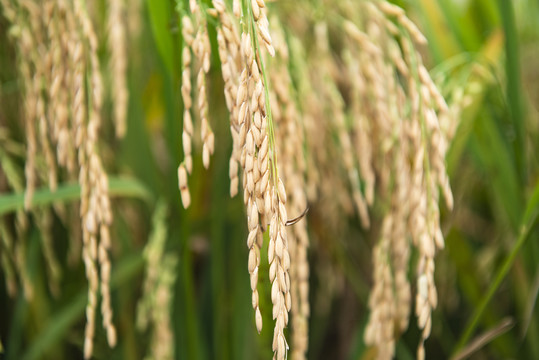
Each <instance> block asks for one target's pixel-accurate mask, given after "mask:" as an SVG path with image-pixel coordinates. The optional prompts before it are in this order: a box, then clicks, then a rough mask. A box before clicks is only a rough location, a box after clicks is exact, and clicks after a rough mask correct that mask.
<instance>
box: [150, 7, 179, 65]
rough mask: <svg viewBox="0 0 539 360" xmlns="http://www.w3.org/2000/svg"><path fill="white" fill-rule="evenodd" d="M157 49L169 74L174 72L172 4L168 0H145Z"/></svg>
mask: <svg viewBox="0 0 539 360" xmlns="http://www.w3.org/2000/svg"><path fill="white" fill-rule="evenodd" d="M146 6H147V7H148V13H149V16H150V25H151V27H152V33H153V36H154V39H155V43H156V45H157V50H158V51H159V54H160V55H161V59H162V60H163V63H164V64H165V67H166V68H167V71H168V72H169V74H170V75H173V74H174V41H173V39H172V36H171V30H170V24H171V20H172V6H171V4H170V2H169V1H152V0H148V1H146Z"/></svg>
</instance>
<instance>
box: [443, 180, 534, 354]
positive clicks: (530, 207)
mask: <svg viewBox="0 0 539 360" xmlns="http://www.w3.org/2000/svg"><path fill="white" fill-rule="evenodd" d="M538 213H539V182H538V183H537V184H536V185H535V189H534V192H533V195H532V197H531V198H530V200H529V201H528V204H527V205H526V210H525V212H524V216H523V217H522V224H521V227H520V233H519V236H518V239H517V241H516V242H515V244H514V246H513V249H512V250H511V253H509V255H508V256H507V258H506V259H505V261H504V263H503V264H502V266H501V267H500V269H499V270H498V272H497V274H496V277H495V280H494V282H493V283H492V284H491V285H490V287H489V289H488V291H487V292H486V294H485V296H484V297H483V299H482V300H481V303H480V304H479V306H478V307H477V308H476V310H475V313H474V315H473V316H472V318H471V320H470V321H469V323H468V325H467V326H466V329H465V330H464V332H463V333H462V336H461V338H460V339H459V341H458V343H457V346H456V347H455V352H454V354H453V356H456V354H457V353H458V352H459V351H460V350H462V349H463V347H464V346H465V345H466V344H467V343H468V341H469V340H470V337H471V336H472V334H473V333H474V331H475V329H476V328H477V325H478V324H479V320H480V319H481V317H482V316H483V313H484V312H485V310H486V308H487V305H488V304H489V302H490V300H492V298H493V296H494V294H495V293H496V290H498V288H499V287H500V285H501V283H502V281H503V280H504V279H505V277H506V276H507V274H508V273H509V270H511V267H512V266H513V263H514V262H515V259H516V257H517V255H518V253H519V251H520V249H521V248H522V246H523V245H524V243H525V241H526V239H527V238H528V234H529V233H530V230H531V228H532V226H533V225H534V223H535V221H536V220H537V215H538Z"/></svg>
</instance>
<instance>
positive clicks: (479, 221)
mask: <svg viewBox="0 0 539 360" xmlns="http://www.w3.org/2000/svg"><path fill="white" fill-rule="evenodd" d="M208 3H209V2H208ZM394 3H396V4H397V5H399V6H401V7H403V8H405V9H406V10H407V12H408V15H409V16H410V17H411V18H412V19H413V20H414V21H415V22H416V23H417V24H418V25H419V27H420V29H421V30H422V31H423V33H424V34H425V35H426V37H427V39H428V43H429V45H428V47H426V48H424V49H422V51H423V56H424V58H425V63H426V65H427V68H428V69H430V70H431V74H432V76H433V78H434V80H435V81H436V82H437V84H438V85H439V86H440V88H441V89H442V92H443V93H444V95H445V96H446V97H447V99H448V102H449V103H450V104H461V106H462V108H463V113H462V116H461V120H460V126H459V128H458V130H457V133H456V136H455V139H454V141H453V144H452V146H451V149H450V152H449V154H448V157H447V165H448V170H449V175H450V177H451V185H452V188H453V194H454V197H455V206H454V210H453V211H452V212H447V210H443V212H442V218H443V229H444V233H445V235H446V249H445V250H444V251H442V252H440V253H439V254H438V256H437V269H436V278H437V279H436V283H437V287H438V291H439V298H440V303H439V306H438V308H437V309H436V311H435V312H434V321H433V331H432V335H431V337H430V338H429V340H428V341H427V342H426V351H427V356H428V358H436V359H440V358H449V357H451V356H457V357H458V355H459V354H460V355H462V354H465V353H464V352H463V350H464V351H466V350H470V349H472V348H474V344H479V345H478V346H477V348H478V349H477V351H476V352H475V353H474V354H473V355H472V357H473V358H476V359H502V358H518V359H539V343H538V342H537V339H538V338H539V312H538V311H537V309H536V301H537V295H538V293H539V267H538V266H537V264H538V263H539V243H538V240H539V231H538V228H537V226H535V225H536V221H535V220H536V216H537V210H538V207H539V176H538V175H539V166H538V165H539V162H538V158H537V154H538V153H539V152H538V150H539V126H538V125H539V121H538V120H539V67H538V66H537V64H538V59H539V21H538V19H539V1H537V0H515V1H507V0H496V1H494V0H434V1H432V0H416V1H404V0H398V1H394ZM298 4H300V6H301V8H303V9H311V10H312V11H313V12H316V11H323V9H324V7H325V6H331V2H325V1H322V0H319V1H314V2H309V1H299V2H298ZM176 5H177V4H176V3H175V2H173V1H167V0H160V1H146V2H140V3H139V2H138V1H130V2H129V6H130V7H133V8H134V10H133V9H131V10H130V14H136V15H139V17H137V16H132V18H130V21H133V22H136V21H139V22H140V23H139V24H138V25H135V26H138V28H139V29H140V31H139V32H138V33H131V34H130V37H131V41H130V43H129V54H130V55H129V76H128V81H129V91H130V103H129V114H128V119H129V120H128V130H127V134H126V136H125V138H124V139H122V140H116V139H115V138H114V134H113V129H112V128H111V127H110V128H107V127H105V129H103V133H104V134H105V135H104V137H105V140H104V141H102V145H101V150H100V151H101V154H102V156H103V159H104V163H105V164H106V168H107V172H108V173H109V174H110V177H111V194H113V196H114V201H113V208H114V230H113V234H114V244H113V248H112V254H111V258H112V262H113V265H112V282H111V286H112V297H113V308H114V322H115V323H116V325H117V328H118V333H119V343H118V345H117V346H116V347H115V348H114V349H109V348H108V346H107V345H106V339H105V335H104V332H103V331H102V329H100V328H99V327H98V329H97V334H96V340H95V343H96V345H95V354H94V356H95V358H97V359H141V358H143V357H144V354H146V353H147V352H148V349H149V345H150V344H149V343H150V338H149V337H148V336H147V332H143V331H141V330H139V329H138V328H137V326H136V314H137V306H138V302H139V300H140V299H141V297H142V293H143V289H142V283H143V278H144V273H145V269H144V258H143V251H144V247H145V245H146V243H147V239H148V237H149V235H150V234H151V233H153V234H155V232H156V231H157V230H156V229H160V230H159V232H160V235H159V236H161V237H164V238H165V241H166V242H165V245H164V246H165V250H164V251H165V253H166V254H167V255H170V256H172V257H173V258H175V259H176V260H175V262H173V264H176V265H175V266H176V268H175V274H176V278H175V281H174V285H173V289H174V291H173V300H172V309H171V314H170V321H171V324H172V327H173V331H174V342H175V357H176V358H177V359H258V358H260V359H268V358H270V357H271V345H270V344H271V338H272V331H271V326H269V324H270V322H269V321H266V322H265V323H266V326H265V327H264V329H263V330H262V333H261V334H260V335H257V334H256V330H255V326H254V315H253V311H252V309H251V305H250V298H251V297H250V288H249V280H248V272H247V253H248V249H247V247H246V246H245V239H246V236H247V229H246V221H245V214H244V206H243V203H242V200H241V197H236V198H234V199H231V198H230V197H229V193H228V186H229V184H228V182H229V180H228V158H229V154H230V150H231V139H230V136H229V129H228V127H229V125H228V120H227V116H226V115H224V114H226V107H225V103H224V97H223V95H222V86H223V84H222V80H221V76H220V70H219V66H217V65H218V61H219V60H218V58H217V51H216V44H215V43H214V39H215V32H214V28H212V26H211V25H210V39H212V48H213V49H212V50H213V51H212V70H211V71H210V73H209V79H210V80H209V83H210V84H211V85H210V86H209V89H210V97H209V99H210V118H211V119H212V126H213V130H214V132H215V135H216V139H217V141H216V151H215V155H214V157H213V159H212V162H211V166H210V169H209V170H208V171H206V170H204V169H203V168H202V163H201V154H200V147H199V146H198V147H197V146H195V149H194V159H195V161H194V170H193V174H192V176H191V177H190V187H191V195H192V205H191V207H190V208H189V210H188V211H186V210H184V209H183V207H182V206H181V202H180V196H179V191H178V183H177V175H176V170H177V166H178V164H179V163H180V160H181V136H180V134H181V129H182V124H181V111H182V108H181V104H182V102H181V95H180V72H181V71H180V64H181V62H180V49H181V31H180V30H181V23H180V22H179V17H178V13H177V11H176ZM93 6H95V9H94V11H95V13H96V14H100V13H102V12H103V9H104V7H105V1H104V0H101V1H96V2H95V4H94V5H93ZM298 8H299V7H296V8H295V9H296V10H297V9H298ZM271 10H272V12H275V13H277V14H278V15H279V16H281V17H282V19H286V21H284V20H283V21H282V23H284V24H287V22H293V21H294V16H293V14H291V13H287V4H286V2H284V1H283V2H282V4H281V1H279V2H276V3H273V4H272V5H271ZM313 16H315V15H313ZM316 16H321V17H323V13H322V14H318V15H316ZM98 20H99V18H98ZM270 21H271V19H270ZM104 26H105V24H104V23H102V22H101V23H100V22H99V21H98V23H97V29H98V33H103V31H101V30H103V27H104ZM100 27H101V29H100ZM135 28H136V27H135ZM103 61H106V57H105V56H103ZM305 61H309V60H308V59H305ZM16 74H17V71H16V62H15V56H14V48H13V45H12V44H11V43H10V41H8V39H7V23H6V21H5V19H4V18H0V106H1V111H0V125H1V128H0V143H1V146H0V162H1V165H2V172H3V173H2V176H0V178H1V182H2V183H1V184H0V189H1V190H2V194H0V215H2V219H1V222H2V223H1V229H0V230H1V231H0V237H5V236H15V235H14V234H19V232H16V231H15V226H16V225H14V224H16V223H17V221H16V217H17V215H16V211H20V210H21V209H22V203H23V200H22V199H23V196H22V191H23V189H24V176H23V175H24V171H23V168H24V165H23V164H24V156H25V155H24V154H25V151H24V145H23V144H24V132H23V131H22V128H21V124H20V123H18V122H17V120H16V119H17V118H18V115H17V114H18V113H20V109H19V108H18V106H19V105H18V103H17V98H18V97H19V96H20V94H19V92H20V85H19V83H18V81H17V75H16ZM106 80H107V81H110V79H106ZM107 106H109V107H110V104H107ZM108 110H110V109H108ZM117 174H120V175H117ZM7 178H9V184H10V187H9V189H10V190H7V189H8V186H7V185H6V184H7V180H6V179H7ZM14 184H15V185H17V184H18V185H17V186H14ZM77 197H78V187H77V186H75V185H71V184H65V185H62V186H60V187H59V190H58V191H57V192H56V193H54V194H52V193H51V192H50V191H49V190H46V189H41V190H40V191H38V192H37V193H36V202H37V203H38V204H39V206H37V209H38V210H36V211H34V212H33V215H32V216H30V217H29V221H28V224H27V226H26V228H25V229H26V230H25V231H24V236H25V237H26V238H27V248H26V249H25V254H24V256H25V257H26V259H27V260H26V264H27V269H26V271H27V272H28V276H29V279H31V282H32V284H33V293H34V294H33V297H32V299H30V300H28V299H25V297H24V295H23V291H21V290H22V287H23V286H24V284H20V283H19V284H18V286H19V287H20V288H21V289H19V291H17V294H16V295H15V296H14V297H11V296H9V295H8V292H9V289H7V287H6V285H5V284H6V282H5V281H4V280H5V279H4V278H5V276H6V274H5V273H4V272H0V278H1V280H2V281H0V284H1V285H0V309H1V310H0V312H1V316H0V339H1V344H2V346H3V350H2V348H0V352H1V351H3V352H4V357H3V358H5V359H8V360H14V359H74V358H82V353H81V348H82V339H83V329H84V323H85V314H84V308H85V304H86V294H87V282H86V279H85V275H84V269H83V264H82V263H81V262H80V260H79V261H78V262H77V261H76V260H75V261H73V259H72V258H71V257H69V256H68V254H67V253H66V252H67V251H66V246H67V245H66V244H67V239H68V237H69V236H73V235H72V234H76V233H77V230H76V229H71V227H72V226H71V225H69V223H66V222H65V221H64V219H65V218H64V219H61V218H60V217H59V216H57V215H55V213H52V212H50V211H49V210H46V209H47V206H48V205H51V204H56V205H58V204H66V206H70V205H69V204H71V203H72V202H73V201H74V200H76V199H77ZM158 204H160V205H158ZM56 205H55V206H56ZM40 206H44V207H43V208H41V207H40ZM157 206H159V207H160V208H161V209H162V210H160V211H155V209H156V207H157ZM39 209H43V210H39ZM39 211H42V212H44V213H48V214H49V215H48V216H49V217H50V224H49V230H48V235H46V234H45V233H46V231H42V227H41V226H42V225H41V224H40V221H37V220H36V218H35V217H36V216H37V214H38V213H39ZM326 215H327V214H325V213H324V211H323V209H319V208H316V206H314V207H312V209H311V211H310V212H309V214H308V222H309V232H310V238H311V247H310V252H309V263H310V270H311V279H310V285H311V290H310V302H311V307H312V312H311V319H310V328H309V330H310V339H309V353H308V358H309V359H328V358H329V359H370V358H372V357H373V354H372V351H371V350H370V349H368V348H366V346H365V345H364V342H363V331H364V328H365V324H366V322H367V311H366V309H367V299H368V292H369V288H370V284H371V271H372V270H371V246H372V243H370V242H369V241H368V239H369V237H368V236H367V234H365V232H364V231H363V230H362V229H361V227H360V225H359V223H358V221H357V220H356V219H354V218H350V219H343V223H344V224H345V225H347V226H345V227H343V228H342V229H341V230H340V233H338V234H334V233H331V232H330V231H329V229H328V228H324V226H322V225H321V224H322V223H323V222H322V221H321V220H323V219H324V217H325V216H326ZM75 222H76V221H75ZM68 228H69V229H68ZM45 236H51V237H52V239H53V241H54V250H55V253H56V258H57V259H58V262H59V264H58V269H59V270H61V271H57V273H55V271H56V270H52V269H50V268H47V266H48V265H47V264H49V263H48V262H47V261H46V260H45V258H44V256H43V251H42V249H41V247H42V237H45ZM358 239H359V240H358ZM75 257H76V256H75ZM55 274H56V275H55ZM54 276H56V277H57V283H56V284H57V288H55V287H54V286H52V285H51V283H54V282H53V280H51V278H53V277H54ZM261 281H262V283H263V284H264V286H265V287H266V288H267V289H269V284H268V283H267V279H264V278H262V279H261ZM268 291H269V290H268ZM267 298H268V297H267V296H261V308H263V309H264V308H265V309H269V308H270V307H271V306H270V305H269V304H268V302H269V301H268V299H267ZM478 337H479V343H477V342H476V340H478ZM418 339H419V332H418V330H417V327H416V325H415V322H413V321H412V322H411V325H410V327H409V330H408V331H407V332H406V333H405V334H404V335H403V336H402V337H401V339H400V340H399V342H398V344H397V350H396V358H397V359H411V358H413V357H414V356H415V355H414V354H415V347H416V344H417V341H418ZM481 340H484V342H485V344H481ZM474 341H475V342H474ZM0 357H1V356H0Z"/></svg>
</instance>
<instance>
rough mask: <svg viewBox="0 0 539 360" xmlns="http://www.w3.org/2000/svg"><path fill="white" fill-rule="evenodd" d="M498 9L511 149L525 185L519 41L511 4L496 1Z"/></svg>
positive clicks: (504, 0) (521, 180)
mask: <svg viewBox="0 0 539 360" xmlns="http://www.w3.org/2000/svg"><path fill="white" fill-rule="evenodd" d="M498 7H499V11H500V14H501V19H502V25H503V29H504V32H505V55H506V60H505V72H506V80H507V91H506V96H507V103H508V104H509V110H510V112H511V118H512V119H511V120H512V122H513V126H514V129H515V139H514V141H513V147H514V151H515V160H516V166H517V170H518V175H519V178H520V183H521V184H525V183H526V177H527V175H526V173H527V170H526V148H525V146H526V143H525V135H524V134H525V133H524V131H525V125H524V111H523V106H522V98H523V94H522V91H521V89H522V84H521V83H520V59H519V39H518V34H517V29H516V24H515V15H514V11H513V2H512V1H507V0H498Z"/></svg>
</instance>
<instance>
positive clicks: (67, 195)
mask: <svg viewBox="0 0 539 360" xmlns="http://www.w3.org/2000/svg"><path fill="white" fill-rule="evenodd" d="M109 194H110V195H111V196H112V197H135V198H140V199H144V200H149V199H151V196H150V193H149V192H148V190H147V189H146V188H145V187H144V186H143V185H142V184H141V183H139V182H138V181H137V180H136V179H127V178H109ZM79 198H80V186H79V185H78V184H62V185H59V186H58V188H57V189H56V191H54V192H53V191H51V190H50V189H48V188H42V189H39V190H36V192H35V193H34V197H33V199H32V206H47V205H51V204H53V203H55V202H69V201H73V200H78V199H79ZM23 209H24V193H11V194H4V195H1V196H0V216H2V215H5V214H7V213H11V212H15V211H17V210H23Z"/></svg>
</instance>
